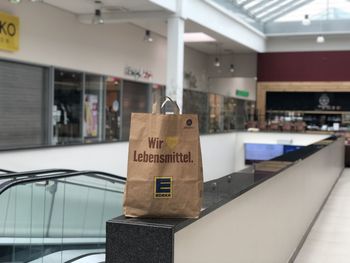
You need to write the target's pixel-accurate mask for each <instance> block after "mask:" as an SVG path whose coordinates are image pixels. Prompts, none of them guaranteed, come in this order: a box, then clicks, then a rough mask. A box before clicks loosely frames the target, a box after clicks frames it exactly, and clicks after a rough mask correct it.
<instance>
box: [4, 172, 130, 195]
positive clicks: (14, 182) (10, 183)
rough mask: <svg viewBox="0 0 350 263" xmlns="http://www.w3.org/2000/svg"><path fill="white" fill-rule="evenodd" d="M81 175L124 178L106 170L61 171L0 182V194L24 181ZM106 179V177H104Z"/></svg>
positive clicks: (114, 178) (121, 181)
mask: <svg viewBox="0 0 350 263" xmlns="http://www.w3.org/2000/svg"><path fill="white" fill-rule="evenodd" d="M81 175H93V176H98V175H100V176H105V177H107V178H109V179H112V180H113V181H116V182H118V181H119V183H125V181H126V178H124V177H121V176H118V175H115V174H111V173H106V172H101V171H79V172H72V173H61V174H53V175H43V176H40V177H28V178H22V179H16V180H10V181H7V182H4V183H2V184H0V195H1V194H2V193H3V192H5V191H6V190H7V189H9V188H11V187H13V186H16V185H19V184H25V183H35V182H40V181H49V180H54V179H60V178H69V177H75V176H81ZM104 179H106V178H104Z"/></svg>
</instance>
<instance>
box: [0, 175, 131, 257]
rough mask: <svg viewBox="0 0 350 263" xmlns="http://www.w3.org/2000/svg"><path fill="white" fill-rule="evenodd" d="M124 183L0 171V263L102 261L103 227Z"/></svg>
mask: <svg viewBox="0 0 350 263" xmlns="http://www.w3.org/2000/svg"><path fill="white" fill-rule="evenodd" d="M124 185H125V178H123V177H119V176H116V175H113V174H109V173H104V172H98V171H74V170H67V169H52V170H41V171H28V172H21V173H14V172H12V171H7V170H0V263H5V262H32V263H39V262H40V263H43V262H47V263H56V262H57V263H58V262H60V263H62V262H67V263H70V262H71V263H73V262H75V263H83V262H84V263H85V262H94V263H97V262H104V252H105V237H106V233H105V222H106V221H107V220H109V219H111V218H114V217H117V216H120V215H121V214H122V197H123V192H124Z"/></svg>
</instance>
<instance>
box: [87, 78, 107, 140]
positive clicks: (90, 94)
mask: <svg viewBox="0 0 350 263" xmlns="http://www.w3.org/2000/svg"><path fill="white" fill-rule="evenodd" d="M102 105H103V82H102V77H101V76H97V75H90V74H86V75H85V93H84V129H83V132H84V139H85V142H87V143H89V142H97V141H101V140H102Z"/></svg>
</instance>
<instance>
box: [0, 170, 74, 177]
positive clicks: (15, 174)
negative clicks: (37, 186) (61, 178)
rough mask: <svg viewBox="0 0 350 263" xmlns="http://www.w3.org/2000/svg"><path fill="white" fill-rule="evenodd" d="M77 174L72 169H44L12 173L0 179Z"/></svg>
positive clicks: (3, 175)
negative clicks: (51, 174)
mask: <svg viewBox="0 0 350 263" xmlns="http://www.w3.org/2000/svg"><path fill="white" fill-rule="evenodd" d="M71 172H77V171H76V170H72V169H44V170H33V171H24V172H10V173H7V174H2V175H0V179H6V178H8V179H17V178H18V177H22V176H23V177H24V176H36V175H40V174H50V173H71Z"/></svg>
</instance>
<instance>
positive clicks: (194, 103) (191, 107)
mask: <svg viewBox="0 0 350 263" xmlns="http://www.w3.org/2000/svg"><path fill="white" fill-rule="evenodd" d="M183 113H189V114H197V115H198V125H199V132H200V133H202V134H203V133H207V132H208V94H207V93H205V92H199V91H193V90H184V92H183Z"/></svg>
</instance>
